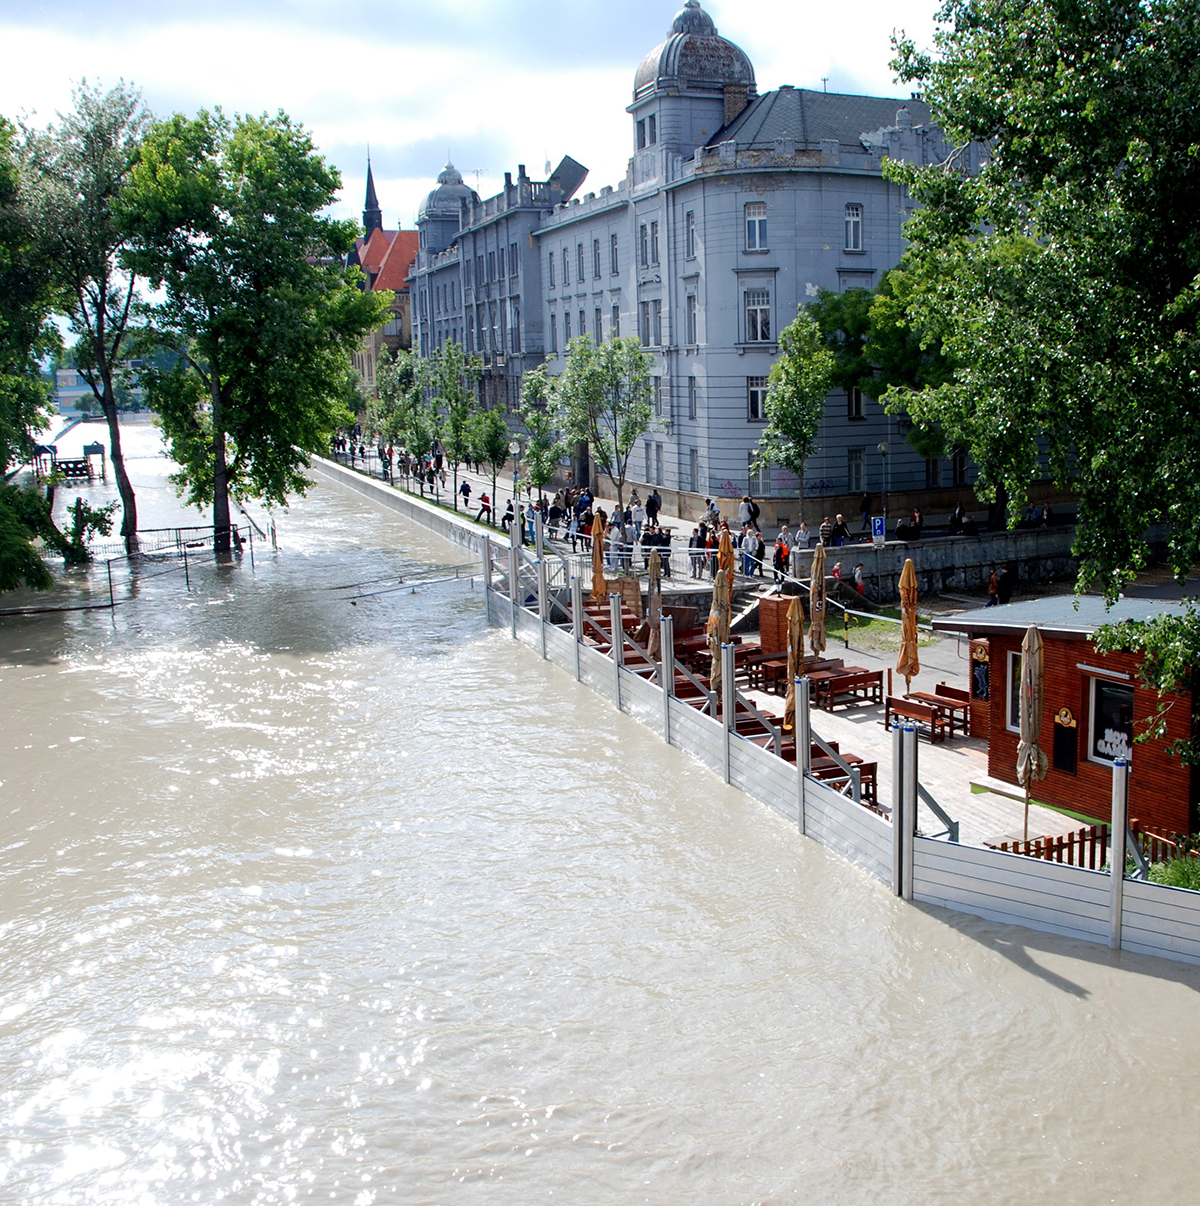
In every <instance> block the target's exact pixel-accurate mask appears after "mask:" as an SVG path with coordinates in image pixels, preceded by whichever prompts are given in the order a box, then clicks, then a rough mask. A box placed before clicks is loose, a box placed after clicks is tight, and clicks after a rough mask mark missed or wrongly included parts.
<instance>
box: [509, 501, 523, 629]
mask: <svg viewBox="0 0 1200 1206" xmlns="http://www.w3.org/2000/svg"><path fill="white" fill-rule="evenodd" d="M520 583H521V554H520V551H519V550H518V547H517V521H516V520H515V519H514V520H513V521H512V523H510V524H509V525H508V599H509V603H510V604H511V613H512V635H513V640H514V641H515V640H516V639H517V606H518V604H517V600H518V599H519V598H520V595H521V585H520Z"/></svg>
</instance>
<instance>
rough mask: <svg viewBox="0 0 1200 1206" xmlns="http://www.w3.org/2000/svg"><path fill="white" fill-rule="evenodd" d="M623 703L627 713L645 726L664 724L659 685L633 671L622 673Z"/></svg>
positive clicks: (623, 671)
mask: <svg viewBox="0 0 1200 1206" xmlns="http://www.w3.org/2000/svg"><path fill="white" fill-rule="evenodd" d="M621 703H622V706H623V707H624V709H625V711H626V712H628V713H629V714H630V715H631V716H636V717H637V719H638V720H640V721H642V722H643V723H644V724H648V725H653V726H654V727H655V728H658V727H659V726H660V725H661V724H662V693H661V692H660V691H659V689H658V685H657V684H656V683H654V682H652V681H650V680H648V679H646V678H643V677H642V675H640V674H635V673H634V672H633V671H632V670H622V671H621Z"/></svg>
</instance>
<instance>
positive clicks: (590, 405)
mask: <svg viewBox="0 0 1200 1206" xmlns="http://www.w3.org/2000/svg"><path fill="white" fill-rule="evenodd" d="M651 363H652V361H651V359H650V357H649V355H647V353H646V352H645V351H644V350H643V348H642V344H641V341H640V340H639V339H637V338H636V337H634V336H630V337H628V338H626V339H609V340H606V341H605V342H604V343H602V344H600V345H599V347H597V346H596V344H594V343H593V342H592V340H591V337H590V336H588V335H579V336H577V337H576V338H575V339H572V340H571V343H570V346H569V347H568V349H567V366H566V368H565V369H564V370H563V371H562V373H561V374H560V376H559V377H558V378H557V379H556V381H555V383H554V401H555V409H556V412H557V422H558V425H559V428H560V429H561V431H562V433H563V435H564V436H565V437H566V438H567V439H568V440H573V441H574V440H586V441H587V443H588V445H589V447H590V449H591V454H592V459H593V460H594V461H595V464H596V467H597V469H599V470H600V472H601V473H603V474H604V475H605V477H607V478H608V479H609V481H611V482H612V484H613V488H614V489H615V490H616V492H617V505H618V506H619V507H623V506H624V505H625V498H624V493H625V478H626V476H627V474H628V470H629V458H630V456H631V455H632V454H633V449H634V446H635V445H636V444H637V441H638V439H639V437H641V436H642V435H644V434H645V433H646V432H647V431H649V429H650V420H651V417H652V410H651V405H650V399H651V385H650V365H651Z"/></svg>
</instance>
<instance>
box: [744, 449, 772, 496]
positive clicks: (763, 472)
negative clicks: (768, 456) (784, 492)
mask: <svg viewBox="0 0 1200 1206" xmlns="http://www.w3.org/2000/svg"><path fill="white" fill-rule="evenodd" d="M747 461H748V472H747V474H746V476H747V478H748V479H749V486H750V493H751V494H756V495H757V496H758V497H759V498H766V497H767V496H768V495H769V494H770V493H771V466H770V465H769V464H767V463H765V462H764V463H762V464H758V463H756V462H757V461H758V449H757V448H751V449H750V451H749V452H748V453H747Z"/></svg>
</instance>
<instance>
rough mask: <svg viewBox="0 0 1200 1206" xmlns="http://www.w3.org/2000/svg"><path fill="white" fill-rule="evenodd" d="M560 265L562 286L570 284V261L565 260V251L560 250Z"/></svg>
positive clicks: (564, 249)
mask: <svg viewBox="0 0 1200 1206" xmlns="http://www.w3.org/2000/svg"><path fill="white" fill-rule="evenodd" d="M562 264H563V284H564V285H569V284H570V283H571V261H570V260H569V259H568V258H567V249H566V248H565V247H564V248H563V249H562Z"/></svg>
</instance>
